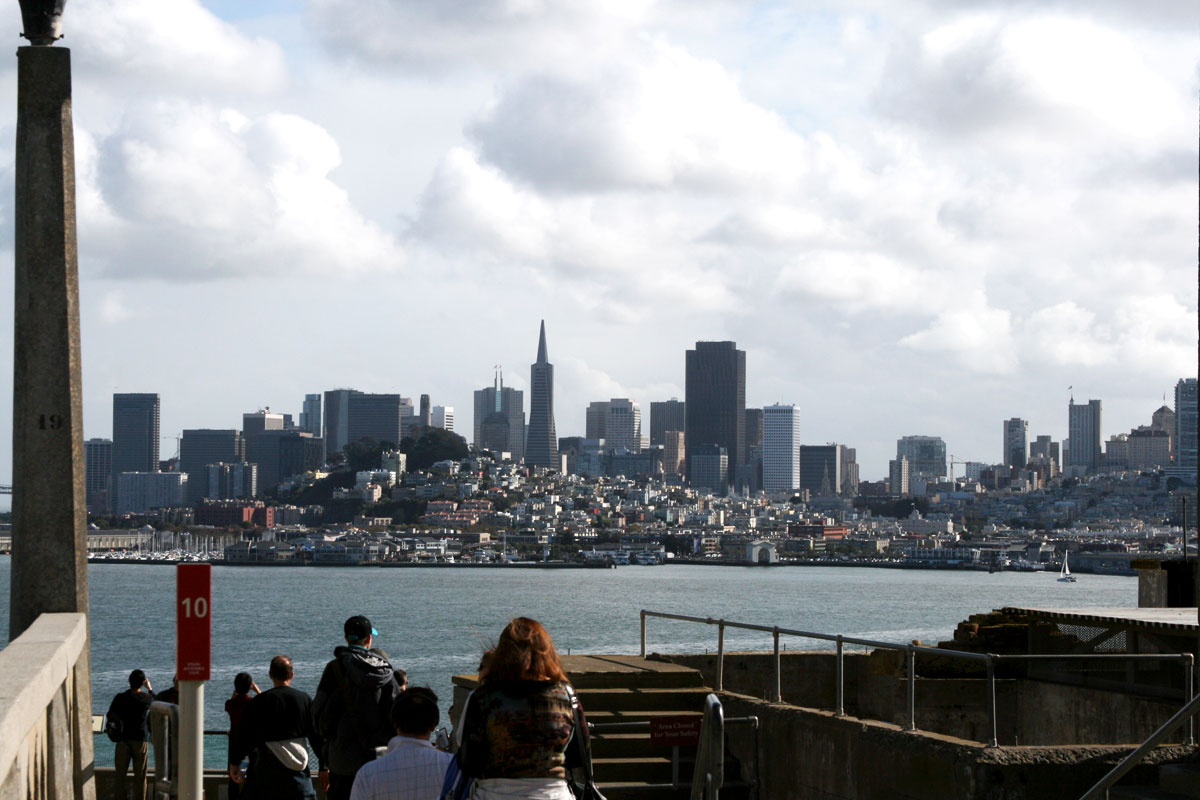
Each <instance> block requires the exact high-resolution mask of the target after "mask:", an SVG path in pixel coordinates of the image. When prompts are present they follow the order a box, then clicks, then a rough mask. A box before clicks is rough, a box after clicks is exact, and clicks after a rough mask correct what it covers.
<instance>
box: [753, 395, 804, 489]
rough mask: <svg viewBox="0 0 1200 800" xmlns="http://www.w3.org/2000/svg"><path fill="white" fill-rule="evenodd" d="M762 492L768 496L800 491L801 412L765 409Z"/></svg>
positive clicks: (790, 408)
mask: <svg viewBox="0 0 1200 800" xmlns="http://www.w3.org/2000/svg"><path fill="white" fill-rule="evenodd" d="M762 431H763V433H762V443H761V447H762V489H763V491H764V492H766V493H767V494H768V495H772V494H777V493H779V492H792V491H795V490H796V489H798V488H800V410H799V409H798V408H796V406H794V405H783V404H776V405H772V406H764V407H763V409H762Z"/></svg>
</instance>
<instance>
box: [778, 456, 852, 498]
mask: <svg viewBox="0 0 1200 800" xmlns="http://www.w3.org/2000/svg"><path fill="white" fill-rule="evenodd" d="M764 446H765V445H764ZM800 488H801V489H808V491H809V492H811V493H812V496H813V497H832V496H835V495H839V494H841V493H842V446H841V445H840V444H822V445H813V444H802V445H800Z"/></svg>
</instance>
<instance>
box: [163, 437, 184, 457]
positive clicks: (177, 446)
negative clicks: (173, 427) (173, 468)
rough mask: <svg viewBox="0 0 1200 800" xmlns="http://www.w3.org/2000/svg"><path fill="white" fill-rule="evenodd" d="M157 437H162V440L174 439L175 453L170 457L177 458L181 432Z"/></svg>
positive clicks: (181, 438)
mask: <svg viewBox="0 0 1200 800" xmlns="http://www.w3.org/2000/svg"><path fill="white" fill-rule="evenodd" d="M159 438H160V439H163V440H174V441H175V455H173V456H171V458H179V449H180V446H181V443H182V442H183V434H182V433H180V434H178V435H176V436H160V437H159Z"/></svg>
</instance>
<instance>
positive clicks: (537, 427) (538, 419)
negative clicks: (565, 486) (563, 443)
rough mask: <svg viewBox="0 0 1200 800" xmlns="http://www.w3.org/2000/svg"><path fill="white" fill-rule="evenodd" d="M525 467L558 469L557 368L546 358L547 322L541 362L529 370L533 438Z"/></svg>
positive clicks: (527, 444)
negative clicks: (555, 428) (555, 387)
mask: <svg viewBox="0 0 1200 800" xmlns="http://www.w3.org/2000/svg"><path fill="white" fill-rule="evenodd" d="M525 463H526V464H530V465H532V466H536V467H549V468H551V469H558V467H559V461H558V435H557V434H556V433H555V432H554V365H553V364H551V363H550V361H549V360H548V359H547V356H546V321H545V320H542V330H541V333H540V334H539V336H538V354H537V361H535V362H534V363H533V364H531V365H530V366H529V435H528V436H527V437H526V439H525Z"/></svg>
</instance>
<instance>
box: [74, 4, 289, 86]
mask: <svg viewBox="0 0 1200 800" xmlns="http://www.w3.org/2000/svg"><path fill="white" fill-rule="evenodd" d="M64 30H65V32H66V40H65V41H66V43H67V44H68V45H69V46H70V47H71V49H72V55H73V56H74V59H75V62H76V68H75V72H76V73H77V74H78V75H80V76H82V77H84V78H85V79H86V80H96V79H98V78H102V79H107V80H112V81H120V82H122V83H124V84H125V85H126V86H127V87H128V88H130V89H134V90H135V91H138V92H141V91H144V90H145V89H146V88H148V87H158V88H169V89H170V90H171V91H182V92H195V91H200V92H207V91H212V90H232V91H237V92H255V93H261V92H270V91H275V90H278V89H280V88H281V87H282V86H283V85H284V83H285V81H286V79H287V69H286V65H285V63H284V55H283V50H282V49H281V48H280V47H279V45H278V44H276V43H275V42H273V41H270V40H267V39H263V38H258V37H254V38H252V37H249V36H246V35H245V34H243V33H242V32H240V31H239V30H238V29H237V28H236V27H235V26H233V25H231V24H229V23H228V22H224V21H223V20H221V19H219V18H218V17H217V16H215V15H214V14H213V13H212V12H210V11H209V10H208V9H206V8H205V7H204V6H203V5H201V3H200V2H198V0H76V2H72V3H71V4H70V6H68V7H67V9H66V13H65V15H64ZM131 81H132V84H130V83H129V82H131Z"/></svg>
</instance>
